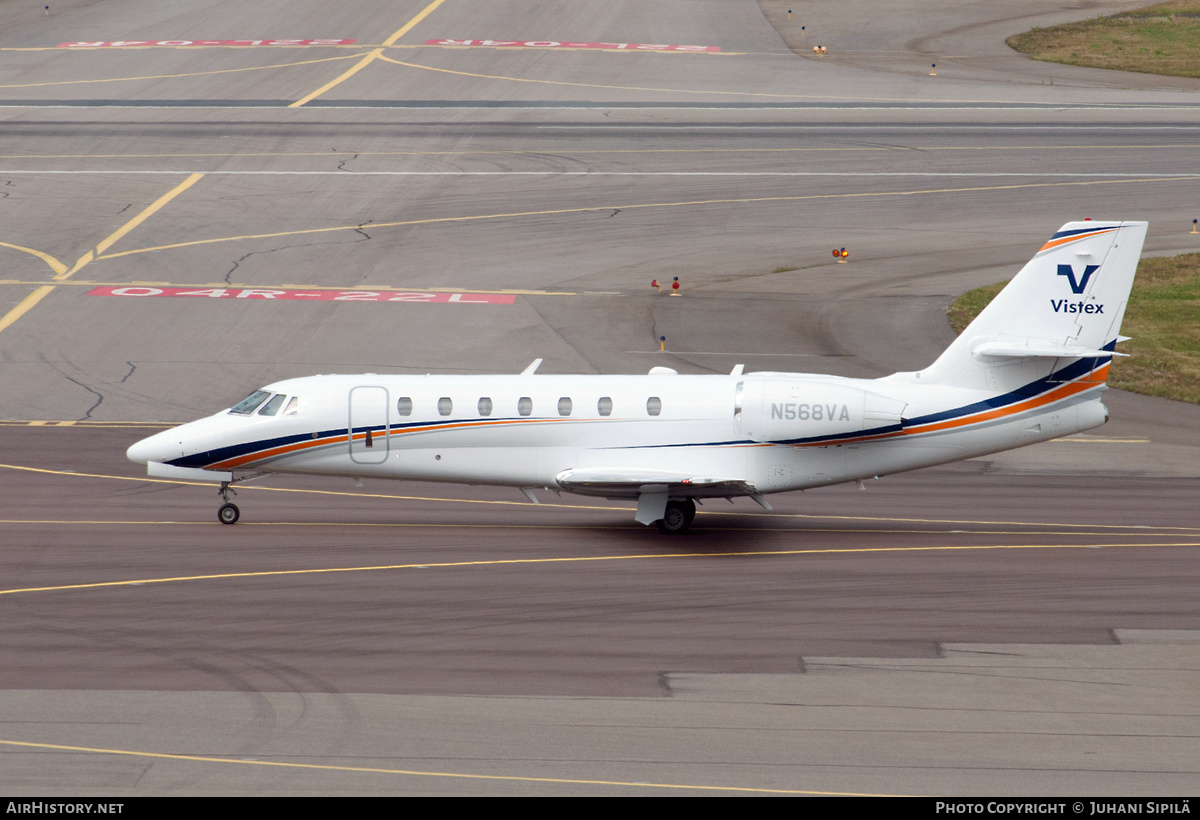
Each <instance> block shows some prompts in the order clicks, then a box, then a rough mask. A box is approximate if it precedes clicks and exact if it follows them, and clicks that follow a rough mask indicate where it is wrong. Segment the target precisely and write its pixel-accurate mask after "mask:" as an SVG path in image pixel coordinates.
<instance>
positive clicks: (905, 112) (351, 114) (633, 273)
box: [0, 0, 1200, 795]
mask: <svg viewBox="0 0 1200 820" xmlns="http://www.w3.org/2000/svg"><path fill="white" fill-rule="evenodd" d="M1120 7H1121V6H1120V4H1111V3H1097V4H1090V5H1089V6H1088V7H1087V8H1086V9H1080V8H1070V9H1069V8H1066V6H1065V5H1063V6H1061V7H1058V8H1056V7H1054V6H1053V5H1047V4H1045V3H1034V2H1028V3H1015V4H1005V7H1004V9H1003V13H1002V14H1001V12H1000V11H998V10H997V9H995V8H992V7H991V6H988V5H986V4H977V5H971V4H967V5H963V6H961V7H956V8H954V9H952V10H946V9H945V8H944V7H943V6H942V4H939V3H934V2H909V3H901V4H894V5H893V6H889V12H888V14H889V17H888V19H880V20H874V19H873V20H870V21H867V22H865V23H864V22H863V18H865V17H867V16H872V17H873V16H877V15H878V10H877V9H875V7H874V6H873V5H872V6H870V8H871V9H872V10H873V11H871V14H870V15H867V14H866V13H865V12H864V9H865V8H867V6H866V4H862V3H846V2H841V3H823V2H818V3H812V4H809V5H808V6H807V9H806V12H805V15H806V16H805V19H803V20H801V19H799V16H797V17H796V19H793V20H790V21H789V20H788V19H787V11H786V6H785V5H783V4H781V3H772V2H767V0H763V2H762V3H754V2H747V0H738V2H726V3H720V4H695V3H684V2H661V3H655V4H637V3H589V2H579V3H572V4H569V6H563V7H552V8H550V9H547V8H545V7H544V6H542V5H539V4H530V3H527V2H517V0H513V1H512V2H495V3H490V4H488V5H487V6H486V7H479V6H477V5H475V4H472V5H468V4H465V3H462V2H460V0H445V2H433V3H429V4H425V3H422V2H416V3H407V2H401V3H390V4H379V3H367V2H359V3H345V4H341V5H339V6H338V8H337V10H330V9H325V8H318V7H317V6H313V7H311V8H308V7H297V6H296V4H286V5H285V4H282V3H269V2H268V3H262V4H255V5H253V6H250V7H246V6H242V5H232V4H228V3H220V2H212V3H207V4H200V5H196V4H177V3H155V4H147V3H129V4H123V5H121V6H120V7H110V6H109V5H108V4H103V3H101V4H86V3H78V4H63V6H62V7H61V8H59V7H57V6H56V8H55V10H54V13H53V14H52V15H50V16H46V15H42V14H41V12H37V13H36V14H34V13H32V12H30V13H26V12H24V11H16V10H12V9H9V10H5V11H3V12H0V50H2V51H3V61H4V65H5V66H6V68H7V70H6V72H5V73H4V75H3V76H2V77H0V133H2V134H3V135H4V149H3V152H2V154H0V208H4V213H5V214H6V219H5V220H4V223H3V225H4V227H3V230H2V232H0V257H2V258H3V259H4V260H5V263H6V264H5V266H4V270H3V272H2V273H0V298H2V299H3V307H2V308H0V367H2V370H0V372H2V373H3V384H4V393H3V398H0V418H4V419H8V420H9V421H6V422H4V423H2V424H0V440H2V441H3V442H4V446H3V449H2V451H0V452H2V454H3V455H2V457H0V462H2V463H0V476H2V478H0V481H3V489H4V498H5V503H4V506H3V508H2V509H3V511H2V512H0V519H3V523H2V526H3V532H4V538H3V542H4V549H3V550H0V568H2V569H0V578H3V579H4V580H3V584H0V587H2V588H0V623H3V624H4V626H3V628H2V629H0V658H2V659H3V660H2V662H0V721H2V725H0V783H3V784H4V785H5V786H6V788H5V791H6V792H9V793H12V794H39V795H70V794H90V795H134V794H284V793H286V794H367V793H371V794H375V793H378V794H495V793H503V794H560V793H561V794H641V793H656V794H661V793H681V792H682V793H712V792H716V793H721V792H725V793H754V792H771V791H783V792H792V793H856V794H864V793H870V794H967V795H977V794H1013V795H1019V794H1030V795H1032V794H1120V795H1134V794H1146V795H1168V794H1189V793H1193V792H1194V791H1195V785H1196V783H1197V782H1200V779H1198V772H1197V764H1196V762H1195V754H1194V747H1195V738H1196V736H1197V735H1198V734H1200V723H1198V717H1197V716H1198V710H1197V707H1196V701H1195V695H1194V693H1195V691H1196V683H1197V680H1196V675H1197V670H1198V669H1200V655H1198V654H1197V646H1198V643H1200V638H1198V637H1197V636H1198V635H1200V632H1198V631H1197V630H1198V629H1200V614H1198V613H1197V610H1196V606H1195V600H1194V598H1195V595H1194V590H1195V588H1196V583H1197V580H1198V577H1197V576H1198V575H1200V561H1198V556H1200V551H1198V549H1197V548H1198V547H1200V521H1198V520H1197V517H1196V514H1195V506H1196V504H1195V502H1196V497H1197V490H1198V489H1200V468H1198V467H1197V464H1200V459H1198V456H1200V436H1198V435H1197V432H1196V431H1197V430H1200V411H1198V410H1197V408H1195V407H1192V406H1189V405H1181V404H1179V403H1174V402H1167V401H1162V400H1156V399H1149V398H1145V397H1138V396H1131V395H1127V394H1119V393H1116V392H1115V391H1114V392H1110V393H1109V394H1108V396H1109V398H1107V399H1106V401H1107V403H1108V404H1109V406H1110V408H1111V409H1112V414H1113V420H1112V421H1111V422H1110V423H1109V424H1107V425H1105V426H1104V427H1102V428H1100V429H1098V430H1095V431H1092V432H1091V433H1089V434H1087V435H1084V436H1077V437H1073V438H1071V439H1067V440H1064V441H1059V442H1051V443H1047V444H1044V445H1040V446H1038V447H1035V448H1031V449H1029V450H1027V451H1016V452H1013V453H1008V454H1001V455H998V456H995V457H990V458H988V459H981V460H974V461H970V462H965V463H962V464H958V465H952V466H948V467H944V468H938V469H934V470H928V471H925V472H921V473H914V474H910V475H902V476H894V477H889V478H886V479H883V480H881V481H878V482H872V483H871V484H869V485H868V488H867V492H865V493H863V492H859V491H857V490H856V489H854V488H853V487H849V488H840V487H839V488H830V489H828V490H824V491H820V492H815V491H814V492H810V493H805V494H791V495H785V496H778V497H773V499H772V503H773V504H774V506H775V507H776V510H775V511H774V512H772V513H766V512H764V511H763V510H761V509H759V508H758V507H756V506H754V505H752V504H751V503H750V502H739V503H737V504H734V505H729V504H726V503H725V502H720V503H706V504H705V505H704V506H703V507H702V508H701V513H700V515H699V516H698V518H697V522H696V527H695V530H694V531H693V533H692V535H690V536H688V537H687V538H683V539H664V538H662V537H661V536H659V535H658V533H657V532H656V531H653V530H648V529H646V528H644V527H642V526H640V525H638V524H635V523H634V522H633V521H632V509H631V508H630V507H629V506H628V505H622V504H619V503H605V502H598V501H592V500H587V499H574V498H570V497H563V498H556V497H554V496H552V495H550V494H548V493H547V494H544V497H543V498H542V499H541V500H542V501H544V502H545V503H543V504H542V505H540V506H533V505H531V504H529V503H528V502H527V501H526V499H525V498H524V497H523V496H522V495H520V494H519V493H517V492H515V491H510V490H494V489H487V488H460V487H446V486H436V485H424V484H408V483H404V484H390V483H383V482H368V483H366V485H365V486H363V487H355V486H353V485H352V484H351V483H350V482H348V481H345V480H337V479H324V480H317V479H313V480H301V479H286V480H285V479H279V480H272V481H269V482H264V483H262V484H261V485H248V486H246V487H245V488H244V489H243V490H242V491H241V495H240V496H239V499H238V502H239V504H240V505H241V507H242V510H243V519H242V523H239V524H238V525H237V526H236V527H222V526H220V525H219V524H217V523H216V521H215V516H214V512H215V507H216V503H215V502H216V497H215V495H214V493H213V488H212V487H203V486H197V485H186V484H181V483H177V482H164V481H153V480H149V479H147V478H146V477H145V475H144V473H139V468H138V467H137V466H136V465H133V464H131V463H129V462H127V461H126V460H125V459H124V449H125V448H126V447H127V446H128V445H129V444H130V443H132V442H133V441H135V440H137V439H138V438H140V437H142V436H145V435H148V434H149V433H150V432H152V431H153V430H155V429H161V428H162V427H163V426H166V425H168V424H172V423H178V422H183V421H187V420H191V419H193V418H196V417H198V416H201V415H205V414H208V413H211V412H213V411H214V410H217V409H219V408H221V407H225V406H228V405H230V404H231V403H233V402H234V401H236V400H238V399H240V398H241V397H243V396H244V395H245V394H247V393H248V392H250V391H251V390H252V389H254V388H256V387H258V386H260V385H262V384H266V383H269V382H271V381H275V380H277V379H281V378H287V377H292V376H303V375H310V374H313V373H318V372H361V371H371V372H399V373H424V372H459V373H469V372H480V373H497V372H499V373H504V372H518V371H520V370H521V369H522V368H523V367H524V366H525V365H526V364H528V363H529V361H530V360H532V359H534V358H538V357H541V358H544V359H545V364H544V365H543V366H542V370H541V372H551V373H554V372H558V373H565V372H585V373H626V372H644V371H645V370H646V369H648V368H649V367H652V366H654V365H666V366H670V367H674V368H676V369H677V370H679V371H680V372H688V373H707V372H728V371H729V368H731V367H732V366H733V365H735V364H739V363H742V364H745V365H746V366H747V368H748V369H750V370H766V369H771V370H800V371H810V372H828V373H836V374H840V375H847V376H863V377H872V376H878V375H884V374H886V373H889V372H892V371H895V370H909V369H917V368H920V367H923V366H924V365H926V364H928V363H929V362H930V361H931V360H932V359H933V358H934V357H935V356H936V355H937V354H938V353H939V352H940V351H941V349H942V348H943V347H944V346H945V345H946V344H947V343H948V342H949V341H950V339H951V338H952V333H951V331H950V330H949V328H948V327H947V325H946V321H945V317H944V311H945V308H946V306H947V305H948V304H949V302H950V301H951V300H952V299H953V298H954V297H955V296H957V295H958V294H959V293H961V292H963V291H965V290H967V289H969V288H972V287H975V286H977V285H981V284H987V283H990V282H995V281H999V280H1001V279H1004V278H1007V277H1009V276H1011V275H1012V274H1013V273H1015V272H1016V270H1017V269H1019V267H1020V266H1021V265H1022V264H1024V262H1025V261H1027V260H1028V258H1029V257H1030V256H1031V255H1032V253H1033V252H1034V251H1036V249H1037V248H1038V247H1040V245H1041V243H1042V242H1043V241H1044V240H1045V238H1046V236H1048V234H1049V233H1050V232H1052V231H1053V230H1054V229H1056V228H1057V227H1058V226H1059V225H1060V224H1062V223H1063V222H1065V221H1067V220H1069V219H1076V218H1083V217H1095V218H1121V219H1147V220H1149V221H1150V234H1149V237H1148V239H1147V243H1146V252H1147V253H1149V254H1170V253H1178V252H1184V251H1195V250H1200V241H1198V240H1200V237H1198V236H1196V235H1192V234H1189V233H1188V230H1189V229H1190V227H1191V220H1192V218H1193V217H1194V216H1195V214H1194V213H1192V209H1194V208H1195V202H1196V195H1197V192H1198V191H1200V167H1198V166H1197V164H1196V161H1195V157H1194V155H1195V145H1196V140H1197V137H1198V136H1200V126H1197V125H1196V111H1197V106H1198V104H1200V95H1198V94H1197V89H1198V88H1200V86H1198V85H1197V84H1196V82H1195V81H1192V80H1187V81H1183V80H1178V79H1173V78H1162V77H1152V76H1148V75H1147V76H1141V75H1130V74H1119V73H1105V72H1100V71H1093V70H1086V69H1077V68H1073V67H1068V66H1055V65H1051V64H1041V63H1034V62H1031V61H1028V60H1026V59H1025V58H1024V57H1022V56H1020V55H1016V54H1014V53H1012V52H1010V51H1009V50H1008V49H1007V47H1006V46H1004V45H1003V39H1004V37H1005V36H1007V35H1008V34H1012V33H1016V32H1018V31H1022V30H1025V29H1027V28H1029V27H1030V26H1032V25H1048V24H1052V23H1053V22H1059V21H1061V20H1065V19H1072V18H1074V19H1078V18H1079V17H1083V16H1090V15H1094V14H1098V13H1103V12H1105V11H1110V10H1114V9H1117V8H1120ZM893 14H894V17H893V16H891V15H893ZM39 15H40V16H39ZM1001 16H1003V18H1004V19H1002V20H1001V19H997V18H998V17H1001ZM800 25H804V26H805V32H804V34H803V36H801V34H800V33H799V31H798V28H799V26H800ZM201 38H206V39H201ZM529 38H537V39H529ZM813 38H817V39H816V40H814V39H813ZM344 41H353V42H344ZM609 41H611V42H609ZM447 42H453V43H455V44H453V45H445V44H444V43H447ZM815 42H821V43H823V44H825V45H826V46H827V48H828V53H827V54H826V56H825V57H823V58H817V57H813V56H811V43H815ZM67 44H70V45H67ZM640 46H654V48H641V47H640ZM684 47H688V48H684ZM701 48H703V49H704V50H701ZM718 48H719V51H718V50H714V49H718ZM933 63H936V64H937V70H936V75H935V76H930V66H931V64H933ZM843 246H845V247H847V248H848V249H849V250H850V257H849V259H850V262H849V264H847V265H835V264H833V263H832V259H831V255H830V249H831V248H840V247H843ZM675 276H678V277H679V279H680V281H681V283H682V291H683V295H682V297H681V298H669V297H660V296H658V294H657V293H656V292H655V291H654V290H653V289H651V288H650V287H649V284H650V281H651V280H652V279H657V280H659V281H671V279H672V278H673V277H675ZM181 292H182V293H191V294H193V295H189V296H180V295H175V294H178V293H181ZM197 292H199V293H202V294H203V295H194V294H196V293H197ZM298 294H309V295H307V296H300V295H298ZM312 294H317V295H316V296H314V295H312ZM664 335H665V336H666V337H667V352H665V353H663V352H659V351H658V339H659V337H660V336H664Z"/></svg>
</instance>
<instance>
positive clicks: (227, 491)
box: [217, 481, 242, 524]
mask: <svg viewBox="0 0 1200 820" xmlns="http://www.w3.org/2000/svg"><path fill="white" fill-rule="evenodd" d="M217 495H219V496H221V500H222V501H224V502H225V503H224V504H222V505H221V506H220V507H219V508H218V509H217V520H218V521H220V522H221V523H222V524H236V523H237V522H238V519H239V518H241V517H242V511H241V510H239V509H238V506H237V504H234V503H233V502H231V501H230V500H229V496H230V495H237V490H235V489H233V488H232V487H230V486H229V482H228V481H222V482H221V489H219V490H217Z"/></svg>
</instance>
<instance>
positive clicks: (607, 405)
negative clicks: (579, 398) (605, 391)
mask: <svg viewBox="0 0 1200 820" xmlns="http://www.w3.org/2000/svg"><path fill="white" fill-rule="evenodd" d="M596 409H597V410H599V411H600V415H602V416H611V415H612V399H611V398H609V397H608V396H605V397H604V398H602V399H600V401H598V402H596Z"/></svg>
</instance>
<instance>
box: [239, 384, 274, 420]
mask: <svg viewBox="0 0 1200 820" xmlns="http://www.w3.org/2000/svg"><path fill="white" fill-rule="evenodd" d="M269 395H271V394H270V392H269V391H266V390H255V391H254V392H253V393H251V394H250V395H249V396H246V398H244V399H242V400H241V401H239V402H238V403H237V404H235V405H234V406H233V407H230V408H229V412H230V413H237V414H238V415H239V416H248V415H250V414H251V413H253V412H254V408H256V407H258V406H259V405H260V404H262V403H263V402H264V401H266V400H267V396H269Z"/></svg>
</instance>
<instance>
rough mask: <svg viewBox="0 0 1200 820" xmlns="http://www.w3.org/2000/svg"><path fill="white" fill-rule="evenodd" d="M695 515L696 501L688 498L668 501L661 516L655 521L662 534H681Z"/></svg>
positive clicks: (690, 523) (685, 530)
mask: <svg viewBox="0 0 1200 820" xmlns="http://www.w3.org/2000/svg"><path fill="white" fill-rule="evenodd" d="M695 517H696V502H694V501H692V499H690V498H684V499H680V500H676V501H668V502H667V509H666V510H665V511H663V517H662V518H661V519H659V520H658V521H656V522H655V523H656V524H658V531H659V532H661V533H663V534H664V535H682V534H683V533H685V532H687V531H688V527H690V526H691V525H692V519H693V518H695Z"/></svg>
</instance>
